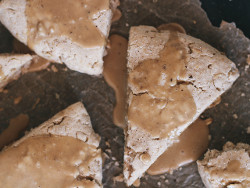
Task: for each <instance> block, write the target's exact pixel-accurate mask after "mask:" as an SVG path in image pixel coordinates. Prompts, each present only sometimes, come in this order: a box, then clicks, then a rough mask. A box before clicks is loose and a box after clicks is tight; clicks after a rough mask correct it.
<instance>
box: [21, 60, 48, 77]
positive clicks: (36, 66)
mask: <svg viewBox="0 0 250 188" xmlns="http://www.w3.org/2000/svg"><path fill="white" fill-rule="evenodd" d="M49 65H50V62H49V61H48V60H47V59H44V58H42V57H39V56H33V58H32V61H31V64H30V66H29V67H28V68H27V69H25V70H24V71H23V73H27V72H37V71H42V70H44V69H46V68H48V66H49Z"/></svg>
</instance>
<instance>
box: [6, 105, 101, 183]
mask: <svg viewBox="0 0 250 188" xmlns="http://www.w3.org/2000/svg"><path fill="white" fill-rule="evenodd" d="M44 135H55V136H69V137H73V138H76V139H79V140H81V141H83V142H85V143H87V144H88V145H91V146H94V147H95V148H96V153H97V155H96V156H95V158H94V159H93V160H92V161H91V163H90V164H89V166H88V168H89V169H90V170H89V171H90V172H89V173H88V174H82V175H81V177H80V176H79V177H77V178H83V179H84V178H88V177H89V178H90V177H91V178H92V180H93V181H96V182H97V183H98V184H99V185H100V187H102V186H101V184H102V157H101V150H100V149H97V147H98V146H99V142H100V136H99V135H97V134H95V132H94V130H93V129H92V125H91V121H90V117H89V115H88V113H87V111H86V109H85V108H84V106H83V104H82V103H81V102H78V103H75V104H73V105H71V106H69V107H68V108H66V109H65V110H63V111H61V112H59V113H57V114H56V115H55V116H53V117H52V118H51V119H49V120H48V121H46V122H44V123H43V124H41V125H40V126H39V127H37V128H35V129H33V130H31V131H30V132H29V133H28V134H26V135H25V136H24V137H23V138H21V139H20V140H18V141H16V142H15V143H14V144H12V145H11V146H10V147H16V146H18V145H20V144H21V143H22V142H24V141H25V140H27V139H28V138H30V137H37V136H44ZM10 147H6V148H5V149H8V148H10ZM5 149H4V150H5ZM83 162H84V161H83Z"/></svg>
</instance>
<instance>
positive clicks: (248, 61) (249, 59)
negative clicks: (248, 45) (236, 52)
mask: <svg viewBox="0 0 250 188" xmlns="http://www.w3.org/2000/svg"><path fill="white" fill-rule="evenodd" d="M247 64H248V65H250V54H248V55H247Z"/></svg>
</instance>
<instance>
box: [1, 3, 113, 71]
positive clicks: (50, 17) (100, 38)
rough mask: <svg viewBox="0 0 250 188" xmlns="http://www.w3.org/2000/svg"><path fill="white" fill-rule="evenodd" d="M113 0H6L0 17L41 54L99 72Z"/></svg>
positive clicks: (79, 69) (54, 60)
mask: <svg viewBox="0 0 250 188" xmlns="http://www.w3.org/2000/svg"><path fill="white" fill-rule="evenodd" d="M111 1H112V0H102V1H99V0H92V1H82V0H76V1H71V0H64V1H61V0H18V1H16V0H3V1H1V3H0V21H1V22H2V23H3V25H5V26H6V28H7V29H8V30H9V31H10V32H11V33H12V34H13V36H14V37H16V38H17V39H18V40H20V41H21V42H22V43H24V44H26V45H28V47H29V48H30V49H32V50H33V51H35V52H36V53H37V54H38V55H39V56H41V57H43V58H45V59H48V60H50V61H53V62H58V63H65V64H66V65H67V66H68V67H69V68H70V69H72V70H75V71H79V72H82V73H87V74H91V75H100V74H101V73H102V69H103V60H102V57H103V55H104V53H105V46H106V38H107V36H108V33H109V29H110V25H111V19H112V10H111V9H112V8H114V7H113V6H115V3H114V2H113V1H112V2H111Z"/></svg>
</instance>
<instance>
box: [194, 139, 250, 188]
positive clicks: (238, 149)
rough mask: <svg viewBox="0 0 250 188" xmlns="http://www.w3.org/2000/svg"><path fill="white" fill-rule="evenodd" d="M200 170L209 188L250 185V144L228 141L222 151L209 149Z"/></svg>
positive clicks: (244, 186)
mask: <svg viewBox="0 0 250 188" xmlns="http://www.w3.org/2000/svg"><path fill="white" fill-rule="evenodd" d="M197 165H198V170H199V173H200V176H201V178H202V181H203V183H204V184H205V186H206V187H207V188H223V187H227V188H247V187H250V146H249V145H248V144H243V143H238V144H236V145H234V144H233V143H232V142H227V143H226V144H225V145H224V146H223V150H222V151H218V150H215V149H214V150H209V151H207V153H206V154H205V157H204V159H203V160H201V161H197Z"/></svg>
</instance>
